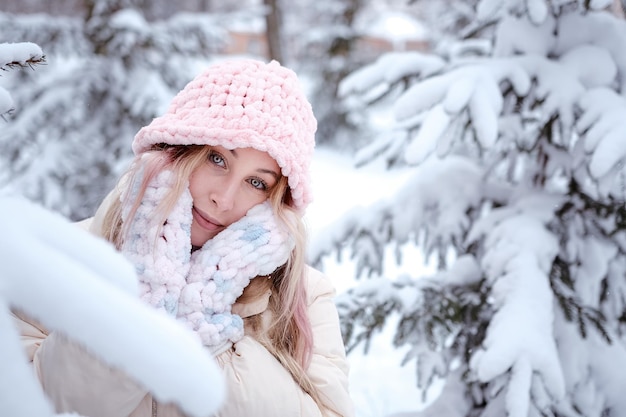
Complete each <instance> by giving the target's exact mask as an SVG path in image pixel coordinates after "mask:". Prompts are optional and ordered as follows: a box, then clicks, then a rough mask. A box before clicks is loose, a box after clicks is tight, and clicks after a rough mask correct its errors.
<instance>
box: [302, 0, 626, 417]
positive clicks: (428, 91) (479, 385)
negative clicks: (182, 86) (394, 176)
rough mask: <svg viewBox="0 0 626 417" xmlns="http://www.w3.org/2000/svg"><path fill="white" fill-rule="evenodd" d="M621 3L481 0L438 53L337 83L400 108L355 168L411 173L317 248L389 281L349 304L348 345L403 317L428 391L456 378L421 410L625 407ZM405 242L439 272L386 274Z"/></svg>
mask: <svg viewBox="0 0 626 417" xmlns="http://www.w3.org/2000/svg"><path fill="white" fill-rule="evenodd" d="M612 3H613V2H612V1H609V0H595V1H583V0H524V1H521V0H513V1H508V0H507V1H505V0H481V1H479V2H478V3H477V7H476V9H475V13H476V16H475V18H474V19H471V20H468V22H469V23H470V24H472V25H473V27H472V28H471V30H467V31H466V32H465V33H466V34H467V38H466V39H464V40H463V39H462V41H463V42H460V43H458V44H457V45H456V46H455V48H454V49H448V50H446V53H445V54H443V56H440V55H426V54H421V53H417V52H406V53H396V54H390V55H385V56H382V57H381V58H380V59H379V60H378V61H376V62H375V63H373V64H371V65H368V66H366V67H364V68H362V69H360V70H358V71H356V72H353V73H352V74H351V75H350V76H349V77H348V78H347V79H345V80H344V81H343V83H342V84H341V90H340V92H341V94H342V95H343V96H344V97H345V100H346V103H350V105H351V106H352V108H353V109H354V111H355V112H360V113H361V114H366V115H369V116H371V115H372V114H373V115H376V114H379V113H380V112H381V111H385V109H389V108H390V109H391V111H392V112H393V116H394V120H395V122H394V124H393V126H391V127H389V128H388V129H385V130H381V132H380V133H379V138H378V139H377V140H376V141H375V142H374V143H372V145H371V146H369V147H368V148H366V149H363V150H362V151H361V152H360V153H359V154H358V156H357V162H358V163H359V164H364V163H368V162H372V161H384V163H385V164H387V165H388V166H389V167H390V168H393V167H396V166H405V167H408V168H407V169H411V170H413V172H414V176H413V177H412V179H410V180H409V181H408V182H407V183H406V184H405V186H404V188H403V189H402V190H400V192H399V193H398V194H397V196H396V197H395V198H393V199H390V200H388V201H380V202H379V203H377V204H376V205H375V206H373V207H370V208H367V209H363V210H361V209H355V210H354V211H353V212H350V213H347V214H346V215H345V217H344V218H343V219H342V220H341V221H339V222H337V223H336V224H333V225H332V226H330V227H329V228H328V231H327V233H318V235H320V236H322V239H323V241H322V242H317V243H318V244H317V245H313V249H314V251H313V253H312V259H313V260H315V261H317V262H320V261H321V259H322V258H323V257H324V256H325V255H327V254H329V253H332V252H340V251H342V250H344V249H345V248H346V247H351V250H352V255H353V257H354V259H355V262H356V265H357V267H358V270H359V273H360V274H367V275H368V276H370V277H371V276H380V278H379V279H376V280H369V281H367V282H363V283H362V284H361V285H359V286H357V287H356V288H354V289H352V290H350V291H349V292H348V293H346V294H345V295H343V296H342V297H341V298H340V299H339V301H338V303H339V309H340V314H341V316H342V323H343V325H344V329H343V330H344V336H345V340H346V343H347V345H348V347H349V348H350V349H353V348H354V347H356V346H358V345H360V344H365V347H367V343H368V341H369V340H371V338H372V337H373V335H374V333H375V332H376V331H377V330H378V329H381V328H382V326H383V325H384V322H385V320H386V319H387V318H388V317H389V316H390V315H391V314H397V315H399V317H400V321H399V325H398V328H397V331H396V333H395V339H394V343H395V345H396V346H401V345H408V346H410V351H409V353H408V354H407V357H406V360H405V361H406V363H408V362H412V363H414V364H415V367H416V375H417V385H418V386H419V387H421V388H423V389H424V390H428V388H429V387H431V385H432V383H433V382H434V381H436V380H437V379H438V378H443V379H444V380H445V384H444V387H443V389H442V391H441V394H440V396H439V397H438V399H437V400H435V402H434V403H432V404H431V405H430V406H429V407H428V408H427V409H426V410H425V411H423V412H421V413H416V414H415V415H416V416H417V415H420V416H442V415H445V416H446V417H455V416H481V417H492V416H494V417H495V416H498V417H500V416H504V415H508V416H514V417H526V416H559V417H575V416H576V417H578V416H585V417H601V416H623V415H626V397H625V396H624V395H623V392H622V391H623V387H624V386H626V377H625V376H624V373H623V372H622V368H623V367H624V366H625V365H626V345H625V343H626V339H625V336H626V335H625V331H626V326H625V324H626V313H625V312H626V277H625V274H626V256H625V255H626V208H625V205H624V203H625V199H626V189H625V186H626V172H625V168H624V159H625V158H626V140H625V139H624V138H625V137H626V120H625V119H624V115H626V99H625V98H624V95H623V93H624V90H625V85H624V82H625V81H624V80H626V50H625V49H624V48H623V45H624V44H625V43H626V22H625V21H624V20H623V19H622V18H621V17H618V16H616V15H615V14H613V13H612V9H611V6H612ZM485 40H487V41H488V42H485ZM463 45H465V47H463ZM476 45H483V48H476V47H475V46H476ZM485 45H486V46H487V48H485V47H484V46H485ZM408 243H416V244H418V245H419V246H420V247H421V248H422V249H423V251H424V253H425V254H426V256H427V257H429V258H433V259H437V260H438V272H437V273H436V274H434V275H433V276H427V277H423V276H420V273H419V272H415V273H414V274H403V275H402V276H399V277H393V276H388V273H387V272H386V271H385V270H384V269H383V261H384V254H385V253H386V251H385V249H386V248H387V247H389V246H391V247H395V248H396V249H398V251H397V253H400V251H399V249H400V248H402V246H403V245H405V244H408ZM403 261H404V260H403V259H402V258H401V257H399V256H398V258H397V262H398V263H402V262H403ZM416 408H417V404H416Z"/></svg>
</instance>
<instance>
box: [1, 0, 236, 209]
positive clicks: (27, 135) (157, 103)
mask: <svg viewBox="0 0 626 417" xmlns="http://www.w3.org/2000/svg"><path fill="white" fill-rule="evenodd" d="M86 4H87V13H86V14H85V16H84V17H61V16H57V17H55V18H53V19H52V18H50V17H49V16H48V15H45V14H32V15H12V14H5V13H0V34H1V35H2V36H1V37H2V39H3V40H7V41H9V42H10V41H17V40H20V41H21V40H28V41H30V42H33V43H36V44H38V45H39V46H40V47H41V48H42V49H43V50H44V51H45V53H46V58H47V65H46V66H42V67H41V68H40V69H39V71H37V72H35V73H32V74H31V73H29V72H28V71H20V72H19V73H16V74H10V75H11V76H9V75H7V76H3V77H1V79H0V82H2V83H3V85H5V86H6V88H7V89H9V90H10V91H11V92H12V96H13V98H14V100H15V108H16V110H15V111H14V112H13V113H12V116H11V117H7V120H8V121H7V122H6V123H4V126H2V129H0V185H5V184H7V183H10V184H11V185H13V186H14V187H15V188H16V189H20V190H22V191H23V193H24V195H26V196H27V197H29V198H30V199H32V200H36V201H40V202H42V203H43V204H44V205H45V206H46V207H48V208H50V209H53V210H55V211H58V212H61V213H63V214H65V215H68V216H69V217H71V218H73V219H79V218H84V217H87V216H89V215H91V214H93V212H94V209H95V207H96V205H97V204H98V203H99V202H100V201H101V200H102V198H103V196H104V194H105V193H106V192H107V191H108V190H109V189H110V188H111V186H112V184H113V183H114V182H115V181H116V179H117V178H118V176H119V175H120V173H121V172H122V170H123V169H124V168H125V165H126V162H127V161H128V158H129V157H130V155H131V150H130V143H131V140H132V137H133V136H134V134H135V133H136V132H137V131H138V130H139V128H140V127H141V126H143V125H145V124H147V123H149V122H150V120H151V119H152V118H153V117H155V116H156V115H158V114H160V113H162V112H163V111H164V110H165V106H167V103H168V102H169V100H170V99H171V97H172V96H173V95H174V94H175V93H176V92H177V91H178V90H180V89H181V88H182V87H183V86H184V84H185V83H186V82H187V81H189V80H190V79H191V78H192V77H193V76H194V75H195V74H196V73H197V72H198V70H199V68H198V63H206V62H207V61H208V60H209V59H211V58H212V54H213V53H214V51H216V50H218V48H219V47H220V46H221V45H222V43H223V41H224V39H225V32H224V31H223V30H222V29H221V26H220V24H219V20H218V19H219V16H218V15H208V14H202V13H194V14H189V13H187V14H175V15H173V16H171V17H169V18H168V19H167V20H160V21H153V22H147V21H146V20H145V19H144V17H143V16H142V14H141V13H140V11H139V10H138V9H137V8H134V7H133V5H134V4H135V1H133V0H89V1H87V2H86ZM31 72H32V71H31ZM13 75H14V76H13ZM5 83H6V84H5ZM42 155H45V156H46V158H42Z"/></svg>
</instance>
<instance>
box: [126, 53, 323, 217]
mask: <svg viewBox="0 0 626 417" xmlns="http://www.w3.org/2000/svg"><path fill="white" fill-rule="evenodd" d="M316 129H317V121H316V120H315V116H314V115H313V110H312V109H311V105H310V104H309V102H308V101H307V99H306V97H305V96H304V94H303V92H302V91H301V89H300V86H299V83H298V79H297V77H296V74H295V73H294V72H293V71H291V70H289V69H287V68H285V67H282V66H281V65H280V64H279V63H278V62H276V61H272V62H270V63H269V64H265V63H263V62H261V61H256V60H250V59H244V60H233V61H227V62H221V63H218V64H215V65H212V66H210V67H209V68H208V69H206V70H205V71H204V72H203V73H201V74H200V75H198V76H197V77H196V78H195V79H194V80H193V81H191V82H190V83H189V84H187V86H185V88H184V89H183V90H182V91H180V92H179V93H178V94H177V95H176V97H174V99H173V100H172V103H171V104H170V107H169V109H168V110H167V113H165V114H164V115H163V116H160V117H157V118H156V119H154V120H153V121H152V122H151V123H150V124H149V125H148V126H145V127H143V128H142V129H141V130H140V131H139V132H138V133H137V135H135V139H134V141H133V152H135V154H139V153H142V152H144V151H146V150H148V149H150V147H151V146H152V145H154V144H158V143H167V144H170V145H216V146H217V145H220V146H223V147H225V148H228V149H235V148H254V149H258V150H260V151H264V152H267V153H268V154H269V155H270V156H271V157H272V158H274V159H275V160H276V162H277V163H278V166H280V168H281V172H282V174H283V175H284V176H286V177H288V183H289V188H290V189H291V195H292V197H293V201H294V205H295V207H296V208H297V209H299V210H302V211H303V210H304V208H306V206H307V205H308V203H309V202H310V201H311V190H310V179H309V165H310V162H311V158H312V156H313V148H314V147H315V131H316Z"/></svg>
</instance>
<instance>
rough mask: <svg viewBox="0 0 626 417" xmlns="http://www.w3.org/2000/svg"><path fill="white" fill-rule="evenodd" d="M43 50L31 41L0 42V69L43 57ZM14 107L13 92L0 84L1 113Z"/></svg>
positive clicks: (24, 63) (25, 63)
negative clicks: (10, 92)
mask: <svg viewBox="0 0 626 417" xmlns="http://www.w3.org/2000/svg"><path fill="white" fill-rule="evenodd" d="M42 57H43V51H42V50H41V48H40V47H39V46H38V45H36V44H34V43H31V42H19V43H0V69H3V70H4V69H6V68H5V66H6V65H7V64H12V63H15V64H18V65H27V63H28V61H29V60H31V59H36V60H38V59H41V58H42ZM12 108H13V99H12V98H11V94H9V92H8V91H7V90H6V89H4V88H3V87H1V86H0V115H2V114H4V113H6V112H8V111H10V110H11V109H12Z"/></svg>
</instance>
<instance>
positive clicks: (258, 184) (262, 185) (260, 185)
mask: <svg viewBox="0 0 626 417" xmlns="http://www.w3.org/2000/svg"><path fill="white" fill-rule="evenodd" d="M248 182H249V183H250V185H252V186H253V187H254V188H256V189H258V190H267V183H266V182H265V181H263V180H262V179H260V178H251V179H250V181H248Z"/></svg>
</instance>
